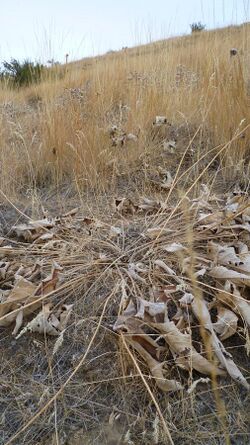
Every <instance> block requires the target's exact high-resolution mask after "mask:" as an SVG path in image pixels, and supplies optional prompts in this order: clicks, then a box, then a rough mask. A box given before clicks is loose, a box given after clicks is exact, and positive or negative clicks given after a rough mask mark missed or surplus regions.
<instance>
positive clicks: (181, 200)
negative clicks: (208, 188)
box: [154, 124, 250, 243]
mask: <svg viewBox="0 0 250 445" xmlns="http://www.w3.org/2000/svg"><path fill="white" fill-rule="evenodd" d="M249 127H250V124H249V125H247V126H246V127H245V128H244V129H243V130H242V131H241V132H240V134H243V133H244V132H245V131H246V130H247V129H248V128H249ZM238 137H239V135H237V137H234V138H232V139H231V141H230V142H228V143H227V144H226V145H224V146H223V147H222V148H221V150H219V152H218V153H217V154H216V155H215V156H214V157H213V158H212V160H211V161H210V162H209V163H208V165H207V166H206V167H205V168H204V170H203V171H202V172H201V173H200V175H199V176H198V177H197V178H196V180H195V181H194V182H193V184H192V185H191V186H190V187H189V189H188V190H187V191H186V192H185V194H184V195H183V197H182V198H181V199H180V200H179V201H178V204H177V205H176V206H175V207H174V209H173V210H172V212H171V213H170V215H169V217H168V218H167V219H166V221H165V223H164V224H163V226H162V231H163V230H164V229H165V228H166V225H167V224H168V223H169V221H170V220H171V218H172V217H173V216H174V214H175V213H176V211H177V210H178V208H179V207H180V205H181V204H182V202H183V201H184V199H185V198H186V197H187V196H188V194H189V193H190V192H191V190H192V189H193V188H194V187H195V185H196V184H197V183H198V181H199V180H200V179H201V178H202V176H203V175H204V173H205V172H206V171H207V170H208V169H209V167H210V165H212V163H213V162H214V161H215V160H216V159H217V158H218V157H219V156H220V154H221V153H223V151H224V150H225V149H226V148H227V147H228V146H229V145H230V144H231V143H232V142H233V141H234V140H235V139H236V138H238ZM160 235H161V232H160V233H159V235H158V236H157V237H156V239H155V240H154V243H156V242H157V241H158V239H159V237H160Z"/></svg>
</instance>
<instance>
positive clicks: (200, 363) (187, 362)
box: [153, 319, 224, 375]
mask: <svg viewBox="0 0 250 445" xmlns="http://www.w3.org/2000/svg"><path fill="white" fill-rule="evenodd" d="M153 326H154V327H155V328H156V329H157V330H158V331H159V332H160V333H161V334H162V335H163V338H164V340H165V341H166V342H167V344H168V345H169V347H170V349H171V351H172V352H173V353H174V354H177V357H176V362H177V364H179V365H180V364H181V366H184V367H185V368H186V369H188V370H191V369H192V368H194V369H196V371H199V372H200V373H202V374H208V375H223V374H224V371H223V370H222V369H219V368H218V367H217V366H216V365H215V364H213V363H210V362H209V361H208V360H207V359H206V358H205V357H203V356H202V355H201V354H199V353H198V352H197V351H196V349H195V348H194V347H193V345H192V338H191V335H190V334H187V333H185V334H183V333H182V332H180V331H179V329H178V328H177V327H176V326H175V324H174V322H173V321H169V320H168V319H165V321H164V323H153Z"/></svg>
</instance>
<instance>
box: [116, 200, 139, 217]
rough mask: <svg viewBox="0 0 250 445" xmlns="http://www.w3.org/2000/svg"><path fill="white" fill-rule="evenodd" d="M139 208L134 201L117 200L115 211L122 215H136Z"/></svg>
mask: <svg viewBox="0 0 250 445" xmlns="http://www.w3.org/2000/svg"><path fill="white" fill-rule="evenodd" d="M137 209H138V206H136V205H135V204H134V203H133V201H132V200H131V199H129V198H116V199H115V210H116V211H117V212H119V213H122V214H134V213H135V212H136V210H137Z"/></svg>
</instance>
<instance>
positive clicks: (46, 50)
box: [0, 0, 250, 62]
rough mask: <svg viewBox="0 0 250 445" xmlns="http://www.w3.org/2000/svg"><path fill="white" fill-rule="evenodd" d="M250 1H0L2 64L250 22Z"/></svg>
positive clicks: (97, 50)
mask: <svg viewBox="0 0 250 445" xmlns="http://www.w3.org/2000/svg"><path fill="white" fill-rule="evenodd" d="M249 8H250V0H9V1H6V0H0V13H1V26H0V62H1V61H2V60H6V59H7V60H9V59H10V58H11V57H14V58H17V59H24V58H30V59H32V60H33V59H40V60H42V61H46V60H48V59H49V58H52V57H53V58H55V59H56V60H59V61H60V62H62V61H63V60H64V55H65V54H66V53H69V60H74V59H78V58H82V57H86V56H89V55H94V54H99V53H103V52H106V51H108V50H110V49H119V48H121V47H123V46H132V45H135V44H139V43H144V42H148V41H150V40H156V39H159V38H164V37H168V36H171V35H177V34H185V33H188V32H189V31H190V29H189V24H190V23H193V22H195V21H201V22H203V23H205V24H206V25H207V27H208V28H214V27H217V26H223V25H228V24H236V23H242V22H244V21H248V20H249V13H250V11H249Z"/></svg>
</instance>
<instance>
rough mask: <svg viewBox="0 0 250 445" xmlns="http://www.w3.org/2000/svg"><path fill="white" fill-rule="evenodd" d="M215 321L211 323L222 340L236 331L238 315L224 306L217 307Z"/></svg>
mask: <svg viewBox="0 0 250 445" xmlns="http://www.w3.org/2000/svg"><path fill="white" fill-rule="evenodd" d="M217 311H218V312H217V319H218V320H217V322H216V323H214V324H213V328H214V330H215V332H217V334H219V336H220V339H221V340H222V341H223V340H225V339H226V338H229V337H231V336H232V335H234V334H235V332H236V331H237V324H238V317H237V315H235V313H234V312H232V311H230V309H227V308H226V307H224V306H221V305H219V306H218V307H217Z"/></svg>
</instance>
